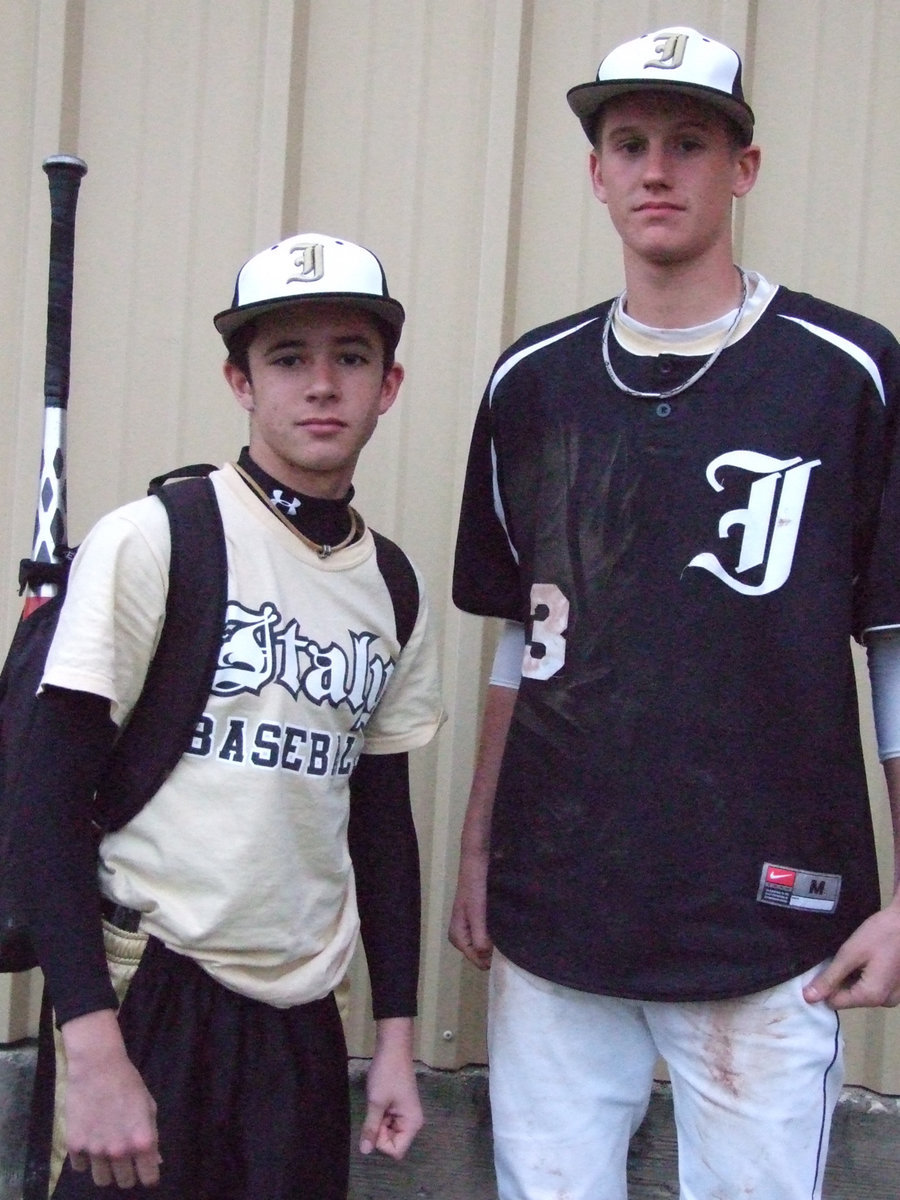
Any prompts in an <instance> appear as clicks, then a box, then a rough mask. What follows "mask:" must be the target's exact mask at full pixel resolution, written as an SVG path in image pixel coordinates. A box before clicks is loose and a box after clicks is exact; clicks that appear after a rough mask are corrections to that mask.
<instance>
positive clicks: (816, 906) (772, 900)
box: [756, 863, 841, 913]
mask: <svg viewBox="0 0 900 1200" xmlns="http://www.w3.org/2000/svg"><path fill="white" fill-rule="evenodd" d="M840 894H841V877H840V875H821V874H816V873H814V872H812V871H798V870H796V869H795V868H793V867H781V866H779V865H778V864H777V863H763V869H762V874H761V875H760V878H759V891H758V892H757V893H756V899H757V900H758V901H759V902H760V904H774V905H775V906H776V907H778V908H803V909H807V910H808V911H810V912H821V913H833V912H834V910H835V909H836V908H837V902H838V897H839V896H840Z"/></svg>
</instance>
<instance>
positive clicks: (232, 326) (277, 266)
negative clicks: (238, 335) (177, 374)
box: [213, 233, 406, 343]
mask: <svg viewBox="0 0 900 1200" xmlns="http://www.w3.org/2000/svg"><path fill="white" fill-rule="evenodd" d="M310 300H316V301H319V302H320V303H321V302H327V303H329V304H344V305H347V306H348V307H352V308H357V309H360V308H361V309H363V310H365V311H366V312H371V313H372V314H373V315H374V316H376V317H380V318H381V320H382V321H384V322H385V323H386V324H387V325H388V326H389V327H390V329H391V330H392V331H393V333H394V334H395V335H396V337H397V338H399V337H400V331H401V329H402V328H403V321H404V318H405V315H406V314H405V313H404V311H403V305H402V304H401V303H400V302H399V301H398V300H394V299H392V298H391V296H390V295H389V294H388V288H387V279H386V278H385V274H384V268H383V267H382V265H381V263H380V262H379V261H378V259H377V258H376V257H375V255H374V254H373V253H372V251H371V250H366V249H365V248H364V247H363V246H357V245H356V244H355V243H354V242H348V241H345V240H344V239H343V238H334V237H329V236H328V235H327V234H324V233H298V234H295V236H294V237H290V238H285V240H284V241H283V242H278V243H277V244H276V245H274V246H270V247H269V248H268V249H267V250H262V251H260V253H259V254H256V255H254V256H253V258H251V259H250V260H249V261H248V262H245V263H244V265H243V266H242V267H241V269H240V271H238V276H237V280H236V282H235V285H234V298H233V300H232V302H231V308H226V309H224V310H223V311H222V312H220V313H217V314H216V316H215V317H213V323H214V324H215V327H216V329H218V331H219V333H220V334H221V335H222V337H223V338H224V339H225V341H226V343H227V342H228V340H229V339H230V337H231V336H232V334H233V333H234V332H235V330H236V329H239V328H240V326H241V325H244V324H246V323H247V321H252V320H253V319H254V318H255V317H258V316H261V315H262V313H267V312H271V311H272V310H273V309H277V308H282V307H283V306H285V305H289V304H297V303H300V302H302V301H310Z"/></svg>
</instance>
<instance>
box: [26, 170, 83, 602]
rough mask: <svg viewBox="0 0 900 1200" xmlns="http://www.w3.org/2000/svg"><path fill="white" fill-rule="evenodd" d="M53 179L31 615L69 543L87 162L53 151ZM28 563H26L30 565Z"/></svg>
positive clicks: (51, 588) (52, 586)
mask: <svg viewBox="0 0 900 1200" xmlns="http://www.w3.org/2000/svg"><path fill="white" fill-rule="evenodd" d="M42 166H43V168H44V170H45V171H46V173H47V179H48V181H49V184H50V218H51V220H50V265H49V272H48V281H47V347H46V357H45V360H44V440H43V447H42V450H41V471H40V484H39V487H38V498H37V507H36V509H35V518H34V540H33V544H32V551H31V561H30V563H28V564H23V571H24V573H25V580H24V590H25V608H24V612H23V615H24V616H28V615H29V613H31V612H33V611H34V609H35V608H37V607H39V606H40V605H41V604H42V603H43V602H44V601H45V600H48V599H49V598H50V597H51V596H52V595H54V594H55V592H56V590H57V583H56V582H55V578H54V577H55V574H56V572H57V571H58V569H59V557H58V553H57V552H58V551H63V550H64V549H65V548H66V539H67V510H66V419H67V409H68V403H69V361H70V354H71V344H72V284H73V279H74V273H75V209H76V206H77V204H78V189H79V186H80V184H81V179H82V176H83V175H84V174H85V172H86V171H87V164H86V163H85V162H83V161H82V159H80V158H75V157H74V156H72V155H68V154H53V155H51V156H50V157H49V158H45V159H44V162H43V164H42ZM26 566H27V569H26Z"/></svg>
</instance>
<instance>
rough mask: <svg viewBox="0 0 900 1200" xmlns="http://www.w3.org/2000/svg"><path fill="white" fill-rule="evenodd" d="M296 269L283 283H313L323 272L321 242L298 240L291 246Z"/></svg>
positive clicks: (322, 248)
mask: <svg viewBox="0 0 900 1200" xmlns="http://www.w3.org/2000/svg"><path fill="white" fill-rule="evenodd" d="M291 254H292V255H293V256H294V258H293V261H294V266H295V267H296V268H297V271H296V273H295V274H293V275H289V276H288V277H287V279H286V280H285V283H315V282H316V281H317V280H318V279H321V278H322V276H323V275H324V274H325V247H324V246H323V245H322V243H321V242H300V243H298V244H297V245H296V246H291Z"/></svg>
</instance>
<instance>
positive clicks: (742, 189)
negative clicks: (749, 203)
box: [732, 146, 762, 199]
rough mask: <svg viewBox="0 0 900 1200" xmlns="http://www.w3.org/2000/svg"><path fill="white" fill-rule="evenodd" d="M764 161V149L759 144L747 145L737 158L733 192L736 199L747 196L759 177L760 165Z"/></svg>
mask: <svg viewBox="0 0 900 1200" xmlns="http://www.w3.org/2000/svg"><path fill="white" fill-rule="evenodd" d="M761 161H762V151H761V150H760V148H759V146H745V147H744V149H743V150H741V151H740V153H739V154H738V158H737V171H736V173H735V182H734V187H733V188H732V194H733V195H734V196H735V198H736V199H740V197H741V196H746V195H747V193H748V192H749V191H750V190H751V188H752V187H753V185H754V184H755V183H756V180H757V178H758V177H759V167H760V163H761Z"/></svg>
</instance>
